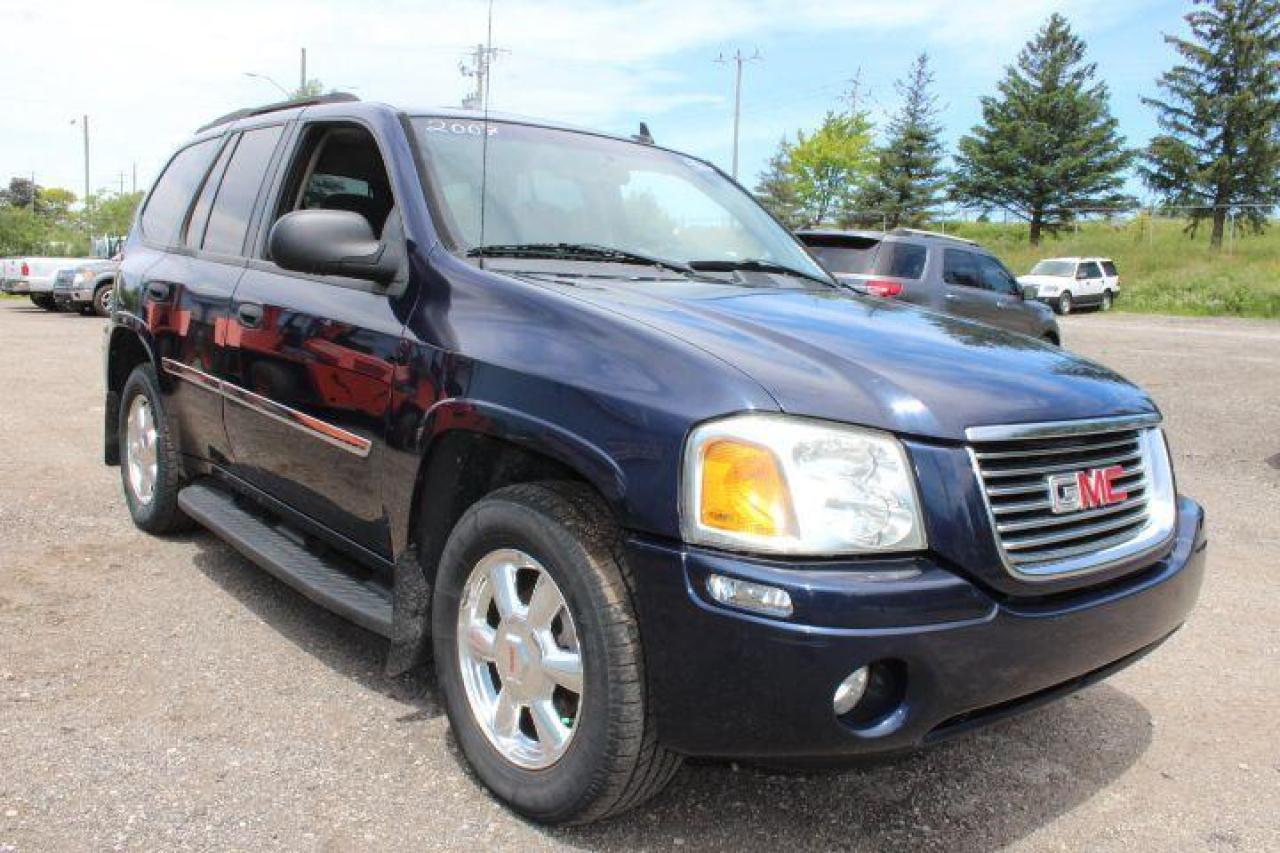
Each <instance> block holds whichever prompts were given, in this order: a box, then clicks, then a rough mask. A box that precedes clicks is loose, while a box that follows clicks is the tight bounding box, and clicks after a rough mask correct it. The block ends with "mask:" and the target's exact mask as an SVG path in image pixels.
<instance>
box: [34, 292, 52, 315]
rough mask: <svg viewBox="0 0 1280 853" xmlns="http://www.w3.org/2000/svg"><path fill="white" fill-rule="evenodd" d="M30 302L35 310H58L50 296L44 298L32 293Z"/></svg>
mask: <svg viewBox="0 0 1280 853" xmlns="http://www.w3.org/2000/svg"><path fill="white" fill-rule="evenodd" d="M31 301H32V302H33V303H34V304H35V306H36V307H37V308H43V309H44V310H46V311H57V310H58V303H56V302H54V301H53V297H52V296H45V295H43V294H35V293H33V294H31Z"/></svg>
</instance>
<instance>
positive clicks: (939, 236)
mask: <svg viewBox="0 0 1280 853" xmlns="http://www.w3.org/2000/svg"><path fill="white" fill-rule="evenodd" d="M795 235H796V236H797V237H799V238H800V239H802V240H803V239H804V238H806V237H822V238H827V239H832V238H834V239H840V238H841V237H852V238H857V239H862V240H884V241H888V242H894V243H896V242H899V241H902V240H923V241H926V242H945V243H950V244H955V243H962V244H964V245H965V246H968V247H971V248H975V249H982V246H981V245H979V244H978V243H977V242H976V241H974V240H967V239H965V238H964V237H956V236H955V235H953V234H943V233H942V232H940V231H923V230H920V229H917V228H894V229H893V230H892V231H868V230H856V229H842V228H801V229H799V230H797V231H796V232H795ZM983 251H986V250H985V249H983Z"/></svg>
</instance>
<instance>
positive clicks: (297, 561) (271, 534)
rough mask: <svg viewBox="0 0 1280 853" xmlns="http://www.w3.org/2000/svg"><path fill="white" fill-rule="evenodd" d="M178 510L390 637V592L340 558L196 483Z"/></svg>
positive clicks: (181, 495) (328, 605)
mask: <svg viewBox="0 0 1280 853" xmlns="http://www.w3.org/2000/svg"><path fill="white" fill-rule="evenodd" d="M178 506H179V507H181V508H182V511H183V512H185V513H186V514H187V515H189V516H191V518H192V519H194V520H195V521H197V522H199V523H200V524H201V525H202V526H204V527H207V528H208V529H209V530H211V531H212V532H213V533H216V534H217V535H218V536H219V537H220V538H221V539H223V540H225V541H226V542H227V544H228V545H230V546H231V547H233V548H235V549H236V550H237V551H239V552H240V553H241V554H243V555H244V556H246V557H248V558H249V559H250V560H253V562H255V563H257V564H258V565H259V566H261V567H262V568H264V569H266V570H267V571H268V572H270V573H271V574H273V575H275V576H276V577H277V578H278V579H279V580H281V581H284V582H285V583H287V584H288V585H289V586H291V587H293V588H294V589H296V590H298V592H301V593H302V594H303V595H305V596H306V597H307V598H309V599H311V600H312V601H314V602H315V603H316V604H319V605H320V606H321V607H324V608H325V609H327V610H331V611H333V612H334V613H336V614H338V615H339V616H342V617H343V618H344V619H348V620H350V621H352V622H354V623H356V624H357V625H359V626H360V627H362V628H365V629H367V630H369V631H373V632H374V633H375V634H381V635H382V636H384V637H390V636H391V590H390V589H389V588H388V587H386V586H384V585H381V584H378V583H374V582H369V581H364V580H360V579H359V578H356V577H354V576H353V575H352V574H350V573H349V572H347V571H346V570H345V569H344V565H346V563H345V561H342V560H341V558H334V557H326V556H322V555H320V554H317V553H315V552H313V551H311V550H309V549H308V548H307V547H305V546H304V545H302V544H300V543H299V542H298V541H295V540H294V538H293V537H291V536H289V535H288V534H286V533H285V532H283V531H282V530H281V529H280V528H279V527H278V526H273V525H272V524H271V523H269V522H268V521H267V520H266V519H265V518H262V517H260V516H258V515H257V514H255V513H254V512H251V511H250V510H248V509H245V508H243V507H241V506H240V505H239V504H238V503H237V502H236V499H235V497H234V496H233V495H232V494H231V493H230V492H228V491H225V490H223V489H221V488H218V487H217V486H214V485H211V484H210V483H208V482H207V481H206V482H198V483H195V484H193V485H190V486H187V487H186V488H184V489H183V490H182V491H180V492H178Z"/></svg>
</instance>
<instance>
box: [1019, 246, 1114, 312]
mask: <svg viewBox="0 0 1280 853" xmlns="http://www.w3.org/2000/svg"><path fill="white" fill-rule="evenodd" d="M1018 282H1019V283H1020V284H1022V285H1024V286H1025V287H1030V288H1034V290H1035V298H1036V299H1039V300H1040V301H1042V302H1044V303H1046V304H1048V305H1051V306H1053V310H1054V311H1056V312H1058V313H1059V314H1070V313H1071V312H1072V311H1073V310H1074V309H1075V308H1076V307H1077V306H1081V305H1094V306H1097V307H1098V309H1100V310H1102V311H1110V310H1111V306H1112V305H1113V304H1115V300H1116V297H1117V296H1119V295H1120V273H1119V272H1118V271H1117V270H1116V265H1115V263H1114V262H1113V261H1112V260H1111V259H1110V258H1049V259H1047V260H1043V261H1040V262H1039V263H1037V264H1036V265H1035V266H1034V267H1032V268H1031V273H1030V274H1029V275H1024V276H1021V277H1019V278H1018Z"/></svg>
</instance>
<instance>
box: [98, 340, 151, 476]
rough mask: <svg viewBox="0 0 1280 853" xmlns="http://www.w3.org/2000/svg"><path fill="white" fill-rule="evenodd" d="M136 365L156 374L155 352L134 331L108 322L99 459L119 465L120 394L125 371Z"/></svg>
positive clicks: (125, 378) (126, 372) (126, 376)
mask: <svg viewBox="0 0 1280 853" xmlns="http://www.w3.org/2000/svg"><path fill="white" fill-rule="evenodd" d="M139 364H150V365H151V366H152V367H153V368H155V370H156V376H157V377H159V376H160V368H159V365H158V363H157V362H156V357H155V351H154V349H153V348H152V346H151V343H150V342H149V341H148V340H147V339H146V337H145V336H144V335H143V334H141V333H140V332H139V331H138V330H136V329H133V328H130V327H129V326H127V325H112V326H111V331H110V336H109V338H108V340H107V344H106V359H105V363H104V365H103V367H104V371H105V372H104V376H103V379H104V384H105V386H106V405H105V406H104V412H103V445H102V457H103V462H105V463H106V464H107V465H119V464H120V393H121V391H123V390H124V383H125V382H126V381H127V380H128V379H129V374H130V373H132V372H133V369H134V368H135V367H137V366H138V365H139Z"/></svg>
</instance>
